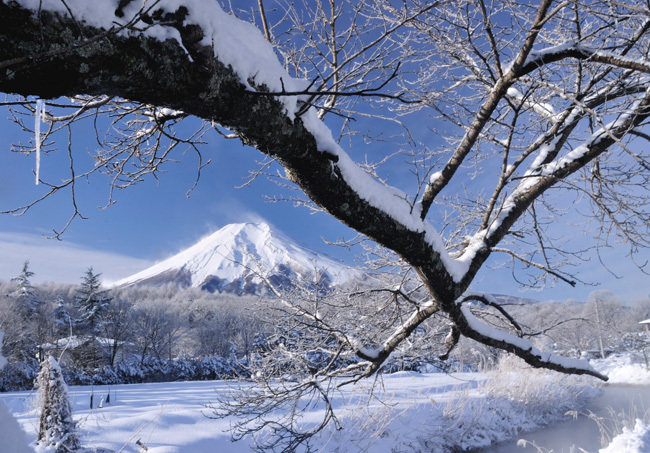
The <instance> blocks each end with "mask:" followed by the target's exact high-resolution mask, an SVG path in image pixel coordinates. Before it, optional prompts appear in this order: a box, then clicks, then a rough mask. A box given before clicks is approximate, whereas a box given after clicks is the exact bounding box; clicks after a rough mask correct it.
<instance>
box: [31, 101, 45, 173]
mask: <svg viewBox="0 0 650 453" xmlns="http://www.w3.org/2000/svg"><path fill="white" fill-rule="evenodd" d="M44 117H45V102H43V99H38V100H37V101H36V111H35V115H34V142H35V144H36V185H37V186H38V179H39V175H40V172H41V120H42V119H43V118H44Z"/></svg>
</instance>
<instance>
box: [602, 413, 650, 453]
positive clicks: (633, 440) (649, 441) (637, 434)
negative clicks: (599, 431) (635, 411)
mask: <svg viewBox="0 0 650 453" xmlns="http://www.w3.org/2000/svg"><path fill="white" fill-rule="evenodd" d="M599 451H600V453H648V452H649V451H650V425H648V424H647V423H645V422H644V421H643V420H640V419H636V421H635V424H634V428H632V429H627V428H623V432H622V433H621V434H619V435H618V436H616V437H615V438H614V439H612V442H611V443H610V444H609V445H608V446H607V447H606V448H602V449H600V450H599Z"/></svg>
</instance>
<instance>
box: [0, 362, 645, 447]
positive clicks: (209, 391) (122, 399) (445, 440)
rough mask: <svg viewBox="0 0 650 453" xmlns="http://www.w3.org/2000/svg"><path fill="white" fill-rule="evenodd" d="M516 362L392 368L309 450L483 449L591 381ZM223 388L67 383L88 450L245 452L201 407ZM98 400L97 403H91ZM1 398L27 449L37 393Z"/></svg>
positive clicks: (641, 380) (570, 399)
mask: <svg viewBox="0 0 650 453" xmlns="http://www.w3.org/2000/svg"><path fill="white" fill-rule="evenodd" d="M595 366H596V367H597V368H598V369H599V370H601V371H608V372H610V374H611V376H612V380H614V381H615V382H617V383H623V382H625V383H630V382H633V383H635V384H650V373H648V372H647V371H646V370H645V369H644V367H642V366H639V365H635V364H634V363H632V361H631V360H630V359H629V358H625V357H622V358H613V359H611V360H609V361H603V362H596V363H595ZM518 367H519V364H518V363H516V362H515V365H512V364H511V365H510V366H509V367H505V369H504V368H503V367H502V369H501V370H500V371H498V372H489V373H459V374H451V375H446V374H423V375H422V374H416V373H397V374H394V375H390V376H384V377H383V382H381V384H380V385H379V386H378V387H376V388H375V392H374V394H373V395H374V396H373V397H372V398H371V399H370V400H369V399H368V393H367V391H366V390H364V388H363V386H357V387H356V388H350V390H349V391H347V392H346V393H342V394H340V395H338V396H336V400H335V405H336V407H337V408H338V415H339V418H340V421H341V423H342V425H343V426H344V429H343V430H341V431H335V430H329V431H327V432H325V433H324V435H323V436H321V437H320V438H319V439H318V440H317V442H316V446H317V447H318V449H319V451H328V452H366V451H372V452H378V453H381V452H393V451H395V452H406V451H423V452H424V451H427V452H444V451H450V449H452V448H460V449H472V448H478V447H485V446H488V445H491V444H494V443H496V442H500V441H504V440H507V439H508V438H516V437H518V436H519V435H520V434H521V432H522V431H528V430H533V429H535V428H538V427H540V426H543V425H544V424H547V423H550V422H553V421H555V420H558V419H560V418H561V417H563V416H564V413H565V412H566V411H567V410H569V409H576V408H577V406H580V405H581V404H583V403H584V402H585V401H587V400H588V398H589V397H590V396H591V395H593V394H594V388H593V387H591V386H590V385H591V384H593V383H594V380H593V379H587V380H582V379H578V378H575V377H566V376H562V375H559V374H557V373H545V372H540V371H537V370H526V371H524V372H522V371H521V370H519V369H518ZM230 385H232V383H228V382H224V381H210V382H174V383H157V384H134V385H120V386H111V387H110V389H109V388H108V387H97V386H96V387H94V388H92V389H91V388H90V387H71V388H70V395H71V399H72V402H73V407H74V412H75V419H76V420H78V423H79V427H80V434H81V438H82V440H83V443H84V445H86V446H88V447H91V448H92V449H94V450H96V451H112V452H117V451H120V452H138V451H139V447H138V446H137V445H136V442H137V441H140V442H141V443H142V444H144V445H146V446H147V447H148V449H149V450H148V451H149V452H151V453H175V452H192V453H203V452H206V453H207V452H210V453H212V452H215V451H228V452H234V453H237V452H249V451H251V442H252V440H253V439H250V438H249V439H245V440H243V441H240V442H236V443H232V442H231V440H230V436H229V434H228V429H229V427H230V423H231V422H232V421H233V420H214V419H210V418H208V416H209V415H210V411H209V409H207V408H206V407H205V404H206V403H209V402H210V401H214V397H215V395H216V393H215V392H225V391H227V390H228V389H229V386H230ZM366 385H368V384H364V386H366ZM91 391H92V392H93V394H94V406H95V408H94V409H92V410H91V409H90V407H89V402H90V394H91ZM109 391H110V403H107V402H106V397H107V395H108V394H109ZM102 399H104V402H103V407H102V408H98V407H97V406H98V404H99V401H100V400H102ZM0 401H4V403H5V404H6V406H7V407H8V408H9V410H10V411H11V412H12V413H13V415H14V416H15V417H16V418H17V420H18V422H19V423H20V425H21V426H22V428H23V429H24V430H25V431H26V432H27V440H28V442H31V443H32V446H33V445H34V441H35V439H36V429H37V426H38V411H37V410H36V409H35V408H34V406H35V394H34V393H33V392H15V393H4V394H0ZM0 407H1V405H0ZM318 415H319V411H318V410H314V412H313V414H310V416H313V417H314V419H316V418H317V416H318ZM649 431H650V429H649V427H648V423H647V421H646V422H644V421H639V422H638V423H637V424H636V426H635V427H634V428H633V429H628V430H626V431H625V432H624V433H623V434H622V435H621V436H619V437H617V438H616V439H615V440H614V444H612V447H611V448H610V449H608V450H603V453H613V452H616V453H622V452H625V453H638V452H644V451H645V452H647V451H650V448H646V445H648V446H650V444H649V443H648V441H649V440H650V433H649ZM5 447H6V444H5ZM0 451H4V450H3V445H2V443H0Z"/></svg>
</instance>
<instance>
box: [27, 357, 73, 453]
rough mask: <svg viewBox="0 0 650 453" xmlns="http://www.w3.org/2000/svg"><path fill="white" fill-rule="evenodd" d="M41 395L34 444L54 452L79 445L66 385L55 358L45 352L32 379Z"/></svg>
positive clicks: (61, 452)
mask: <svg viewBox="0 0 650 453" xmlns="http://www.w3.org/2000/svg"><path fill="white" fill-rule="evenodd" d="M36 385H37V387H38V389H39V393H40V397H41V404H42V410H41V419H40V425H39V430H38V444H39V445H42V446H45V447H50V449H51V450H52V451H53V452H54V453H67V452H73V451H76V450H78V449H79V447H80V442H79V438H78V437H77V433H76V423H75V422H74V420H72V406H71V404H70V400H69V398H68V386H67V385H66V383H65V381H64V380H63V374H62V373H61V368H60V367H59V364H58V363H57V361H56V359H54V357H52V356H51V355H49V354H48V355H47V356H46V357H45V360H43V363H42V364H41V371H40V373H39V374H38V377H37V379H36Z"/></svg>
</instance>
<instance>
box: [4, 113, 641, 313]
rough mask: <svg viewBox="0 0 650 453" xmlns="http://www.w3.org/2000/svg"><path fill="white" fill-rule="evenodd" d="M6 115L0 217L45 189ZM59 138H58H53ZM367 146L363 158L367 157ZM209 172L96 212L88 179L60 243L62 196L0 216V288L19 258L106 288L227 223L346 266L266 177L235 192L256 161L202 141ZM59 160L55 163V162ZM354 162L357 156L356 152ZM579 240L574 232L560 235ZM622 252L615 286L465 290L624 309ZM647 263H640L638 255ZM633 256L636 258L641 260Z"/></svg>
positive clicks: (626, 278)
mask: <svg viewBox="0 0 650 453" xmlns="http://www.w3.org/2000/svg"><path fill="white" fill-rule="evenodd" d="M6 117H7V113H6V111H2V114H1V116H0V150H1V151H0V210H5V209H9V208H11V207H15V206H18V205H20V204H22V203H25V202H27V201H29V200H30V199H31V198H32V197H34V196H38V195H39V194H42V193H44V191H45V190H46V188H45V187H44V186H42V185H40V186H38V187H37V186H35V184H34V176H33V171H34V168H35V161H34V157H33V156H32V157H28V156H24V155H20V154H16V153H11V152H10V151H9V147H10V145H11V143H12V142H17V141H21V142H27V141H29V140H30V139H31V138H32V137H31V135H30V134H28V133H26V132H22V131H20V130H19V129H18V128H17V127H15V126H14V125H13V124H12V123H10V122H9V121H7V120H6V119H5V118H6ZM75 134H76V135H75V137H76V138H75V141H74V142H73V151H74V155H75V159H77V162H78V163H83V162H82V161H83V160H84V159H87V156H88V153H89V152H90V151H93V149H94V148H93V146H94V145H93V141H92V139H91V138H90V137H89V136H88V135H87V133H86V132H85V131H83V130H82V131H75ZM63 138H64V137H63ZM56 146H57V147H58V150H57V151H56V153H55V154H52V155H48V156H44V157H43V159H42V164H41V172H42V176H43V177H50V178H57V177H58V178H60V177H62V176H64V175H65V173H64V171H65V163H64V162H65V161H59V160H58V159H60V157H61V155H63V157H65V153H66V146H67V141H66V140H64V139H63V140H62V136H61V135H60V136H59V140H58V143H57V144H56ZM371 150H372V147H369V150H368V152H372V151H371ZM203 152H204V154H205V158H208V159H211V160H212V163H211V164H210V165H209V166H208V167H206V168H205V169H204V170H203V172H202V178H201V181H200V183H199V186H198V187H197V188H196V189H195V190H194V191H193V192H192V193H191V194H190V196H189V197H187V196H186V192H187V191H188V189H189V188H191V187H192V185H193V181H194V175H195V171H196V159H195V158H194V156H193V155H192V154H191V153H185V154H183V153H179V154H178V155H177V156H175V157H176V158H178V159H181V163H178V164H170V165H168V166H167V167H165V169H166V170H167V171H166V173H163V174H161V176H160V180H159V181H155V180H153V179H148V180H146V181H144V182H142V183H140V184H138V185H137V186H135V187H131V188H129V189H126V190H123V191H120V192H118V193H117V194H116V197H115V199H116V203H115V204H114V205H113V206H110V207H109V208H107V209H98V206H102V205H104V204H105V203H106V200H107V195H108V180H107V179H106V178H103V177H93V178H91V179H90V181H89V182H88V183H87V184H86V183H80V184H79V187H78V189H79V193H78V200H77V201H78V204H79V207H80V209H81V211H82V213H83V214H84V215H85V216H87V217H88V218H87V219H86V220H80V219H77V220H76V221H75V222H73V224H72V225H71V226H70V227H69V229H68V230H67V231H66V233H65V234H64V235H63V240H62V241H57V240H54V239H47V238H45V237H44V236H47V235H51V232H52V230H53V229H60V228H62V227H63V225H65V223H66V221H67V218H68V216H69V215H70V214H71V212H72V211H71V202H70V196H69V194H68V193H65V194H57V195H56V196H54V197H52V198H51V199H49V200H47V201H45V202H44V203H43V204H41V205H38V206H36V207H34V208H33V209H32V210H30V211H29V212H27V213H26V214H25V215H24V216H22V217H14V216H11V215H0V279H2V280H8V279H9V278H11V277H13V276H15V275H17V274H18V272H19V271H20V269H21V267H22V263H23V262H24V261H25V260H26V259H29V260H30V263H31V269H32V271H34V272H35V274H36V275H35V278H34V281H36V282H38V281H67V282H78V281H79V280H80V278H81V275H82V274H83V272H84V271H85V270H86V269H87V268H88V267H89V266H93V267H94V269H95V270H96V271H97V272H101V273H102V274H103V276H104V279H105V280H106V281H107V282H108V281H113V280H117V279H119V278H123V277H126V276H129V275H131V274H133V273H135V272H137V271H139V270H142V269H144V268H146V267H148V266H149V265H150V264H152V263H154V262H155V261H159V260H161V259H164V258H166V257H168V256H170V255H172V254H174V253H177V252H178V251H180V250H182V249H183V248H186V247H188V246H190V245H192V244H194V243H195V242H196V241H198V240H199V239H200V238H201V237H203V236H205V235H207V234H209V233H211V232H213V231H215V230H217V229H219V228H221V227H222V226H224V225H226V224H228V223H232V222H243V221H259V220H263V221H266V222H268V223H270V224H271V225H273V226H274V227H276V228H278V229H279V230H281V231H283V232H284V233H286V234H287V235H289V236H290V237H292V238H294V239H295V240H297V241H299V242H301V243H303V244H305V245H307V246H308V247H310V248H312V249H314V250H316V251H318V252H322V253H327V254H328V255H330V256H331V257H333V258H337V259H340V260H343V261H346V262H348V263H353V262H354V257H355V252H354V251H349V250H346V249H344V248H341V247H333V246H328V245H326V244H325V243H324V241H323V238H326V239H328V240H336V239H338V238H341V237H344V238H347V239H351V238H353V237H354V235H355V234H354V232H352V231H351V230H350V229H348V228H347V227H345V226H344V225H342V224H340V223H339V222H338V221H336V220H334V219H333V218H332V217H330V216H328V215H326V214H323V213H316V214H314V213H312V212H311V211H309V210H308V209H306V208H304V207H294V206H293V205H292V204H291V203H289V202H280V203H269V202H267V201H266V200H265V198H264V195H269V196H295V195H296V193H295V192H291V191H288V190H286V189H282V188H279V187H278V186H277V185H276V184H274V183H271V182H269V181H268V180H267V179H266V178H264V177H261V178H258V180H256V181H255V182H254V183H253V184H252V185H250V186H247V187H244V188H240V189H237V188H236V186H239V185H241V184H242V182H243V180H244V178H246V177H247V175H248V171H249V170H253V169H255V168H257V163H256V162H257V161H259V160H261V159H263V156H262V155H261V154H260V153H259V152H257V151H255V150H253V149H251V148H246V147H243V146H242V145H241V144H240V143H239V142H238V141H236V140H224V139H220V138H218V137H217V136H216V134H215V135H213V136H210V139H209V143H208V145H206V146H205V147H204V149H203ZM57 155H59V157H57ZM360 155H363V154H362V153H360ZM567 234H569V235H571V234H573V235H575V240H576V241H582V240H583V238H582V232H581V231H580V230H579V229H576V230H575V231H567ZM625 251H626V249H625V248H623V247H622V248H621V249H613V250H608V251H607V253H605V255H604V257H605V261H606V262H607V263H609V264H610V265H611V267H612V268H614V269H616V270H617V273H618V274H619V275H620V276H623V278H620V279H619V278H616V277H614V276H613V275H611V274H610V273H609V272H607V271H606V270H605V269H603V267H602V266H601V265H600V263H598V262H597V261H595V260H592V261H591V262H588V263H585V264H584V265H583V266H581V276H582V278H583V279H584V280H588V281H591V282H596V283H601V286H598V287H595V286H584V285H578V287H576V288H571V287H569V286H568V285H566V284H558V286H556V287H554V288H550V289H546V290H544V291H540V292H531V291H528V292H525V293H520V291H519V288H518V286H517V284H516V283H515V282H514V281H513V279H512V275H511V271H510V270H509V269H501V270H497V271H493V270H489V269H485V270H483V271H482V272H481V273H480V274H479V276H478V279H477V281H476V285H475V288H476V289H479V290H483V291H489V292H492V293H499V294H513V295H517V294H520V295H523V296H525V297H532V298H535V299H540V300H546V299H556V300H564V299H577V300H585V299H586V298H587V297H588V294H589V293H590V292H591V291H593V290H595V289H609V290H610V291H612V292H613V293H615V294H616V295H618V296H619V297H620V298H621V299H623V300H626V301H634V300H638V299H642V298H645V297H648V296H649V293H650V286H649V285H648V281H650V279H649V278H648V276H647V275H645V274H643V273H641V272H640V271H639V270H638V269H636V268H635V267H634V266H633V265H632V263H631V262H630V260H629V259H628V258H626V257H625ZM643 256H644V257H645V259H650V254H648V253H645V255H643ZM643 256H642V259H643Z"/></svg>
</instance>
